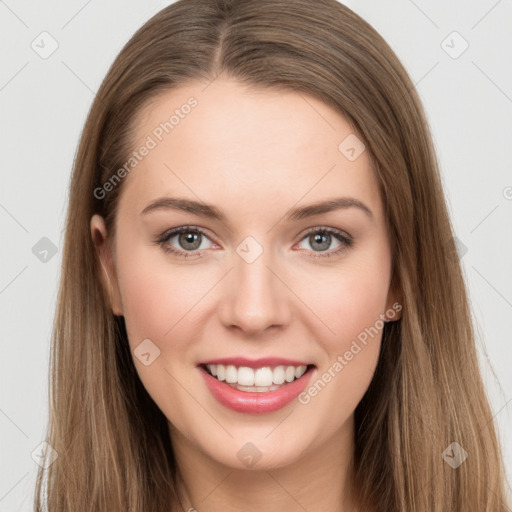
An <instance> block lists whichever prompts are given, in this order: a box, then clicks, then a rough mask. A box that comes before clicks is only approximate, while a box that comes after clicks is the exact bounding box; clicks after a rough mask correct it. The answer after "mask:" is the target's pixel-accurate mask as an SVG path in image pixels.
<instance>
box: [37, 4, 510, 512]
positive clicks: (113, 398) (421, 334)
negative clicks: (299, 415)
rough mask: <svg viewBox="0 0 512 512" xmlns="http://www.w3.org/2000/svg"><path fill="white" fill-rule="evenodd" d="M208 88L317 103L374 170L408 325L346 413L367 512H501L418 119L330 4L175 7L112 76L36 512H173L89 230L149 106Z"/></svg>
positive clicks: (56, 348)
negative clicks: (219, 82)
mask: <svg viewBox="0 0 512 512" xmlns="http://www.w3.org/2000/svg"><path fill="white" fill-rule="evenodd" d="M220 74H222V75H224V76H227V77H230V78H233V79H236V80H238V81H239V82H241V83H244V84H246V85H249V86H251V87H255V88H261V89H265V88H274V89H281V90H292V91H299V92H302V93H307V94H310V95H312V96H314V97H316V98H318V99H320V100H322V101H324V102H325V103H326V104H328V105H330V106H331V107H332V108H334V109H335V110H336V111H338V112H339V113H340V114H341V115H343V116H345V118H346V119H347V120H348V121H349V122H350V123H351V124H352V126H353V128H354V131H355V133H357V134H358V137H359V138H360V139H361V140H363V141H364V144H365V145H366V149H367V150H368V151H369V154H370V157H371V159H372V162H373V163H374V167H375V175H376V178H377V180H378V183H379V186H380V190H381V193H382V198H383V201H384V204H385V209H386V214H387V222H388V227H389V233H390V237H391V245H392V252H393V263H394V272H393V286H396V288H397V289H398V290H399V291H400V296H401V297H402V303H403V313H402V318H401V319H400V320H399V321H396V322H391V323H389V324H387V325H386V326H385V328H384V333H383V339H382V350H381V354H380V359H379V362H378V366H377V370H376V373H375V376H374V379H373V381H372V383H371V385H370V387H369V389H368V391H367V393H366V394H365V396H364V397H363V399H362V401H361V402H360V404H359V405H358V407H357V409H356V411H355V421H356V423H355V425H356V437H355V446H356V451H355V455H356V457H355V472H354V475H355V481H357V487H358V489H360V500H361V503H363V504H366V505H367V506H368V508H371V507H373V508H374V509H375V510H377V511H382V512H395V511H396V512H412V511H414V512H447V511H450V512H461V511H464V512H505V511H506V510H507V508H506V497H505V472H504V467H503V462H502V455H501V453H500V445H499V441H498V439H497V435H496V429H495V425H494V422H493V417H492V414H491V410H490V407H489V404H488V400H487V397H486V394H485V390H484V386H483V383H482V379H481V376H480V373H479V367H478V362H477V356H476V350H475V342H474V332H473V326H472V319H471V316H470V311H469V308H468V301H467V292H466V289H465V284H464V281H463V277H462V274H461V268H460V264H459V261H458V259H457V257H456V247H455V244H454V237H453V231H452V227H451V223H450V219H449V216H448V212H447V208H446V205H445V199H444V195H443V190H442V188H441V181H440V176H439V170H438V164H437V161H436V156H435V152H434V148H433V144H432V141H431V135H430V132H429V128H428V125H427V122H426V119H425V115H424V111H423V108H422V106H421V103H420V100H419V98H418V95H417V93H416V90H415V88H414V85H413V83H412V82H411V80H410V78H409V77H408V75H407V73H406V71H405V70H404V68H403V66H402V65H401V63H400V62H399V60H398V58H397V57H396V55H395V54H394V53H393V51H392V50H391V49H390V47H389V46H388V44H387V43H386V42H385V41H384V40H383V39H382V37H381V36H380V35H379V34H378V33H377V32H376V31H375V30H374V29H373V28H372V27H371V26H370V25H369V24H368V23H367V22H365V21H364V20H363V19H361V18H360V17H359V16H357V15H356V14H355V13H354V12H352V11H351V10H350V9H348V8H347V7H345V6H343V5H342V4H340V3H338V2H336V1H335V0H316V1H315V2H311V1H309V0H179V1H178V2H176V3H173V4H171V5H170V6H168V7H166V8H165V9H163V10H161V11H160V12H159V13H157V14H156V15H155V16H154V17H153V18H151V19H150V20H149V21H148V22H147V23H145V24H144V26H143V27H142V28H140V29H139V30H138V31H137V32H136V34H135V35H134V36H133V37H132V38H131V40H130V41H129V42H128V43H127V44H126V45H125V47H124V48H123V49H122V51H121V52H120V54H119V56H118V57H117V58H116V60H115V62H114V63H113V65H112V67H111V68H110V70H109V72H108V74H107V76H106V78H105V79H104V81H103V83H102V84H101V87H100V88H99V90H98V92H97V95H96V97H95V99H94V102H93V104H92V107H91V109H90V112H89V115H88V118H87V121H86V123H85V127H84V130H83V133H82V136H81V139H80V144H79V147H78V152H77V154H76V158H75V162H74V169H73V174H72V179H71V184H70V194H69V209H68V215H67V224H66V234H65V243H64V249H63V261H62V270H61V272H62V273H61V282H60V289H59V295H58V305H57V310H56V316H55V321H54V330H53V339H52V353H51V372H50V390H51V393H50V419H49V427H48V435H47V441H48V443H49V444H50V445H51V446H52V448H53V449H54V450H56V452H57V453H58V458H57V459H56V460H55V462H53V464H51V465H49V467H47V470H43V469H41V470H40V472H39V475H38V481H37V489H36V499H35V506H36V510H38V511H41V510H46V509H48V510H49V511H51V512H64V511H80V512H86V511H104V512H113V511H119V512H120V511H123V512H145V511H147V512H150V511H151V512H159V511H162V512H163V511H164V510H165V511H166V512H167V511H169V510H178V505H177V493H176V489H177V487H176V486H177V483H178V478H179V471H178V468H177V467H176V464H175V460H174V457H173V453H172V448H171V443H170V438H169V430H168V425H167V419H166V418H165V416H164V415H163V413H162V412H161V411H160V410H159V409H158V407H157V406H156V405H155V403H154V402H153V401H152V400H151V398H150V397H149V395H148V393H147V392H146V391H145V389H144V387H143V386H142V384H141V381H140V380H139V378H138V375H137V373H136V370H135V367H134V364H133V361H132V357H131V354H130V351H129V347H128V342H127V335H126V330H125V326H124V319H123V318H122V317H118V316H114V314H113V313H112V310H111V307H110V302H109V297H108V294H107V292H106V291H105V287H104V286H103V283H102V268H101V265H100V260H99V258H98V255H97V253H96V251H95V248H94V244H93V241H92V239H91V235H90V220H91V217H92V215H93V214H95V213H98V214H100V215H102V216H103V217H104V218H105V219H106V224H107V231H108V234H109V239H110V240H112V237H113V236H114V226H115V223H114V220H115V215H116V205H117V203H118V198H119V194H120V193H121V191H122V190H123V181H122V180H121V181H120V182H119V184H117V186H115V187H113V190H111V191H109V192H108V193H107V194H106V195H105V197H101V198H100V197H98V194H95V193H94V191H95V190H97V189H98V188H101V187H102V185H103V184H105V183H106V182H107V181H109V180H110V179H112V176H114V174H115V173H116V172H117V171H118V170H119V169H120V168H121V167H122V166H123V164H124V163H125V162H126V160H127V158H128V155H129V154H130V152H131V151H133V149H134V148H133V147H132V145H133V142H134V141H133V127H134V120H135V119H136V114H137V113H138V112H140V111H141V109H142V108H143V107H144V105H146V104H147V102H148V101H150V100H151V99H153V98H155V96H156V95H158V94H160V93H164V92H165V91H168V90H169V89H171V88H173V87H177V86H178V85H183V84H184V83H186V82H187V81H189V80H202V81H204V83H205V84H207V83H208V82H210V81H212V80H214V79H215V78H216V77H217V76H219V75H220ZM198 108H200V104H199V107H198ZM340 142H341V141H340ZM453 442H456V443H458V444H459V445H460V446H461V447H462V448H463V449H464V450H465V452H467V454H468V458H467V460H466V461H465V462H464V463H462V464H461V465H460V466H459V467H456V468H454V467H452V465H450V464H448V463H447V462H446V456H445V457H443V454H445V455H446V453H448V454H449V456H452V455H453V449H454V448H453V446H452V447H451V448H450V445H451V444H452V443H453ZM447 448H448V452H445V450H446V449H447ZM455 448H456V449H458V450H460V449H459V448H458V447H455ZM450 450H452V451H451V452H450ZM459 453H463V452H459ZM171 503H172V504H173V505H172V506H173V508H172V509H171V508H170V506H171V505H170V504H171Z"/></svg>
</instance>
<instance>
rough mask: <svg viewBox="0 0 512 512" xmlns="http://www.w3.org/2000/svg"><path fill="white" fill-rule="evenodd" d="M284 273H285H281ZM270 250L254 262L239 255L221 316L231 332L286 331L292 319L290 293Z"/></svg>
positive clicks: (227, 285) (227, 282)
mask: <svg viewBox="0 0 512 512" xmlns="http://www.w3.org/2000/svg"><path fill="white" fill-rule="evenodd" d="M281 273H282V272H281ZM279 274H280V269H279V268H278V266H276V265H275V261H273V260H272V258H271V254H270V251H263V253H262V254H261V255H260V256H259V257H258V258H257V259H256V260H255V261H252V262H247V261H245V260H244V259H243V258H242V257H239V256H238V255H236V254H235V258H234V268H233V270H232V271H231V272H230V273H229V276H227V280H226V282H225V284H224V290H223V298H222V300H221V303H220V304H219V309H218V314H219V316H220V319H221V321H222V323H223V324H224V325H225V326H226V327H227V328H229V329H235V328H237V329H240V330H241V331H242V332H244V333H245V334H247V335H251V336H254V335H257V334H259V333H261V332H264V331H265V330H267V329H269V328H270V327H274V328H278V327H280V328H282V327H283V326H284V325H286V324H287V323H288V322H289V319H290V304H289V300H290V294H289V292H288V289H287V287H286V286H285V284H284V283H283V281H284V282H286V280H285V279H284V278H283V277H281V276H280V275H279Z"/></svg>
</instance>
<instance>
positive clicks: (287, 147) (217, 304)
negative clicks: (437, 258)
mask: <svg viewBox="0 0 512 512" xmlns="http://www.w3.org/2000/svg"><path fill="white" fill-rule="evenodd" d="M190 96H194V97H195V98H196V99H197V101H198V105H197V107H196V108H195V109H193V110H192V111H191V112H190V114H188V116H186V117H185V118H184V119H181V120H180V123H179V124H178V125H177V126H175V128H174V129H173V131H172V132H171V133H170V134H168V135H166V136H164V138H163V139H162V141H161V142H159V143H158V145H157V147H155V148H154V149H152V150H151V151H150V153H149V154H148V156H146V157H145V158H144V159H143V160H142V161H141V162H140V163H139V164H138V166H137V167H136V168H134V169H133V170H132V171H131V173H130V174H129V175H128V176H127V177H125V178H124V182H123V183H122V187H123V189H122V194H121V197H120V201H119V207H118V211H117V215H116V230H117V232H116V237H115V240H114V241H113V251H112V252H111V251H110V250H109V246H108V245H107V244H106V243H105V241H106V236H107V233H106V230H105V225H104V222H103V219H102V218H101V217H99V216H98V215H95V216H94V217H93V218H92V219H91V233H92V236H93V239H94V241H95V244H96V246H97V248H98V250H99V252H100V255H101V258H102V263H103V266H104V268H105V271H106V275H107V276H108V279H107V280H105V285H106V286H107V287H108V291H109V294H110V297H111V303H112V310H113V312H114V313H115V314H122V315H124V318H125V322H126V328H127V333H128V337H129V344H130V349H131V352H132V354H133V352H134V350H135V349H136V348H137V346H138V345H139V344H140V343H141V342H142V341H143V340H145V339H150V340H151V342H152V343H153V344H154V345H155V346H157V347H158V349H159V350H160V355H159V357H157V358H156V359H155V360H154V361H153V362H152V363H151V364H150V365H148V366H146V365H144V364H142V363H141V361H140V360H139V359H138V358H137V357H134V358H133V359H134V364H135V367H136V369H137V372H138V374H139V376H140V379H141V381H142V383H143V384H144V386H145V388H146V389H147V391H148V393H149V394H150V395H151V397H152V398H153V400H154V401H155V403H156V404H157V405H158V407H159V408H160V409H161V410H162V412H163V413H164V414H165V416H166V417H167V418H168V420H169V427H170V433H171V439H172V444H173V449H174V452H175V454H176V459H177V461H178V466H179V469H180V471H181V473H182V475H183V478H184V482H185V485H184V488H183V489H181V491H180V492H181V502H182V504H183V506H184V507H185V510H188V509H189V508H190V507H194V508H195V509H196V510H198V511H199V512H203V511H208V512H217V511H222V512H231V511H240V510H245V511H261V510H265V511H266V512H277V511H282V510H287V511H290V512H292V511H297V512H298V511H304V510H307V511H311V512H314V511H319V510H332V511H339V512H352V511H356V510H358V507H357V503H356V501H355V499H354V496H353V493H352V492H351V488H350V486H349V485H348V483H347V482H348V477H349V468H350V466H349V462H350V458H351V455H352V453H353V448H354V442H353V435H354V421H353V413H354V410H355V408H356V406H357V404H358V403H359V402H360V400H361V398H362V397H363V395H364V393H365V391H366V390H367V388H368V386H369V384H370V381H371V379H372V376H373V373H374V370H375V368H376V365H377V360H378V355H379V350H380V343H381V332H379V334H378V335H376V336H374V337H373V338H369V342H368V343H367V345H365V346H364V348H363V349H362V350H361V351H360V352H359V353H358V354H357V355H355V356H354V357H353V359H351V360H350V361H349V362H348V364H346V366H344V368H343V370H342V371H340V372H338V373H337V374H336V376H335V377H334V378H332V379H331V381H330V382H329V383H328V384H327V385H326V386H325V387H324V388H323V389H322V390H321V391H320V392H319V393H318V394H317V395H316V396H315V397H314V398H311V400H310V401H309V403H307V404H303V403H299V402H298V401H297V400H294V401H292V402H291V403H289V404H288V405H286V406H285V407H283V408H281V409H280V410H277V411H274V412H268V413H263V414H248V413H243V412H238V411H234V410H231V409H229V408H227V407H225V406H224V405H223V404H221V403H219V402H218V401H217V400H216V399H215V397H214V396H212V394H211V392H210V391H209V389H208V388H207V386H206V385H205V383H204V380H203V378H202V377H201V375H200V374H199V369H198V367H197V364H198V362H199V361H204V360H207V359H213V358H221V357H235V356H244V357H247V358H252V359H256V358H260V357H267V356H274V357H283V358H290V359H298V360H301V361H307V362H309V363H311V364H314V365H315V368H314V370H313V374H312V375H311V381H310V382H311V383H314V382H315V381H316V380H317V379H318V378H320V377H321V376H322V374H324V373H325V372H327V371H328V369H329V368H330V367H332V366H333V364H334V362H335V361H336V360H337V357H338V356H340V355H343V354H345V352H346V351H347V350H349V348H350V346H351V343H352V342H353V341H354V340H356V339H357V336H358V335H359V334H360V333H361V332H362V331H364V329H365V328H369V327H371V326H374V325H375V324H376V321H377V320H378V319H379V318H382V316H380V315H382V314H383V313H385V312H386V311H387V310H389V308H391V307H392V305H393V303H394V302H395V301H396V300H397V297H396V296H395V295H394V294H393V293H391V291H390V278H391V251H390V244H389V236H388V233H387V229H386V222H385V215H384V210H383V204H382V201H381V197H380V194H379V190H378V186H377V181H376V179H375V176H374V173H373V170H372V165H371V161H370V159H369V156H368V152H367V151H364V152H363V153H362V154H361V155H360V156H359V157H358V158H357V159H356V160H355V161H349V160H348V159H347V158H346V157H345V156H344V155H343V154H342V153H341V152H340V151H339V150H338V145H339V144H340V142H341V141H342V140H343V139H344V138H345V137H346V136H347V135H349V134H350V133H353V132H354V130H353V129H352V128H351V126H350V125H349V124H348V123H347V121H346V120H345V119H344V118H343V117H342V116H341V115H339V114H338V113H337V112H336V111H334V110H333V109H331V108H330V107H329V106H327V105H325V104H324V103H322V102H321V101H319V100H317V99H315V98H313V97H311V96H309V95H304V94H299V93H297V92H293V91H286V92H278V91H272V90H268V89H266V90H259V91H254V90H248V89H247V88H246V87H245V86H243V85H241V84H240V83H238V82H234V81H233V80H229V79H226V78H222V77H220V78H217V79H216V80H214V81H213V83H211V84H210V85H209V86H208V87H207V88H205V84H204V83H199V82H189V83H187V84H186V85H183V86H181V87H179V88H176V89H172V90H169V91H168V92H166V93H164V94H163V95H161V96H159V97H158V98H156V99H155V101H153V102H152V103H151V104H150V105H149V106H147V107H146V108H145V109H144V110H143V111H142V113H141V115H140V116H138V117H137V122H136V125H135V126H136V140H137V144H136V147H135V148H139V147H140V146H141V145H142V144H143V143H144V141H145V140H146V138H147V136H148V135H149V134H151V133H152V131H153V130H154V129H155V127H156V126H158V125H159V124H160V123H161V122H162V121H163V120H166V119H168V118H169V113H172V111H174V109H176V108H179V107H180V105H183V104H184V103H186V101H187V99H188V98H189V97H190ZM135 148H134V149H135ZM162 197H180V198H186V199H190V200H194V201H200V202H204V203H208V204H212V205H214V206H216V207H217V208H218V209H219V210H221V211H222V212H223V214H224V215H225V220H224V221H220V220H218V219H213V218H208V217H204V216H199V215H197V214H193V213H190V212H185V211H178V210H173V209H164V208H158V209H153V210H151V211H150V212H148V213H146V214H143V215H141V212H142V210H144V208H145V207H146V206H147V205H148V204H150V203H151V202H152V201H154V200H156V199H158V198H162ZM339 197H347V198H354V199H357V200H358V201H360V202H361V203H363V204H364V205H365V206H366V207H367V208H368V209H369V210H370V211H371V214H368V213H367V212H365V211H364V209H363V208H358V207H355V206H349V207H345V208H340V209H336V210H333V211H329V212H325V213H319V214H316V215H314V216H310V217H304V218H301V219H287V218H285V215H286V214H287V212H288V211H289V210H290V209H292V208H298V207H303V206H307V205H311V204H313V203H317V202H320V201H325V200H327V199H336V198H339ZM180 226H192V228H191V231H192V233H194V229H193V228H200V229H201V230H202V231H204V232H205V235H200V236H201V243H200V249H191V248H190V247H191V246H190V244H189V245H186V241H187V239H183V237H181V239H180V236H179V235H173V236H171V237H170V238H169V239H168V241H166V242H165V244H166V245H167V246H170V247H172V248H174V249H175V250H177V251H181V253H187V252H189V253H192V254H190V255H189V256H188V257H187V258H184V257H180V256H177V255H175V254H172V253H169V252H166V251H165V250H164V248H163V247H162V246H161V245H158V244H157V243H155V240H157V239H158V238H159V237H160V235H161V234H162V233H164V232H166V231H168V230H169V229H171V228H177V227H180ZM313 228H318V229H317V230H316V231H314V230H313ZM321 228H331V229H333V230H338V231H339V232H341V233H342V234H344V235H346V234H348V235H350V237H352V239H353V244H352V245H350V246H346V247H345V248H344V249H343V250H342V251H341V252H339V253H338V254H335V251H336V250H337V249H339V248H343V247H344V243H343V242H340V241H339V239H337V238H336V237H335V236H334V235H331V236H330V238H329V234H325V231H322V229H321ZM308 230H313V231H314V233H316V232H320V234H322V233H324V236H326V237H327V239H326V242H325V244H324V245H322V242H321V241H320V242H315V240H316V238H315V237H314V233H313V234H308V233H306V232H307V231H308ZM189 236H190V235H189ZM247 236H252V237H253V238H254V239H255V240H256V241H257V242H258V244H259V246H260V247H261V248H262V249H263V252H262V253H261V255H260V256H259V257H258V258H257V259H256V260H255V261H252V262H251V263H248V262H247V261H246V260H245V259H243V258H242V257H241V256H240V255H239V253H237V251H236V249H237V247H238V246H239V244H240V243H241V242H242V241H243V240H244V239H245V238H246V237H247ZM317 238H318V237H317ZM180 242H181V243H180ZM198 245H199V244H197V246H198ZM322 247H327V249H322ZM194 251H195V252H194ZM198 253H201V255H200V256H198ZM326 253H331V255H332V257H330V258H327V257H325V256H324V255H325V254H326ZM315 256H317V257H315ZM398 316H399V315H397V316H396V317H395V318H394V320H396V319H397V318H398ZM248 442H250V443H252V444H253V445H254V446H256V447H257V449H258V450H259V452H260V453H261V459H260V460H259V461H258V462H257V464H256V465H255V466H253V467H251V468H248V467H247V466H246V465H245V464H244V462H243V461H242V460H240V459H239V457H237V453H238V452H239V450H240V449H241V448H242V447H243V446H244V445H246V444H247V443H248ZM361 512H363V511H361Z"/></svg>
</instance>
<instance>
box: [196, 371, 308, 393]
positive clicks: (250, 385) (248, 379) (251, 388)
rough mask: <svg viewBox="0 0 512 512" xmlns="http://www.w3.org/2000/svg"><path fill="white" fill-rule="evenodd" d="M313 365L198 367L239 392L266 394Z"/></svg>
mask: <svg viewBox="0 0 512 512" xmlns="http://www.w3.org/2000/svg"><path fill="white" fill-rule="evenodd" d="M314 366H315V365H313V364H308V365H277V366H261V367H259V368H251V367H250V366H236V365H234V364H202V365H200V367H201V368H202V369H203V370H204V371H205V372H206V373H208V374H209V375H211V376H212V377H213V378H215V379H216V380H218V381H219V382H224V383H225V384H227V385H228V386H230V387H232V388H234V389H237V390H239V391H245V392H253V393H266V392H268V391H275V390H277V389H279V388H281V387H283V386H286V385H288V384H290V383H292V382H294V381H296V380H298V379H300V378H301V377H302V376H303V375H304V374H305V373H306V372H308V371H310V370H312V369H313V368H314Z"/></svg>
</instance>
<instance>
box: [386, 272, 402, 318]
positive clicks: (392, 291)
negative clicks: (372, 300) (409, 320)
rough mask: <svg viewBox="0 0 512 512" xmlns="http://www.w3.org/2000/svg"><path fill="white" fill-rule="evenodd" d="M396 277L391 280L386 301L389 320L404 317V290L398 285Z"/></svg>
mask: <svg viewBox="0 0 512 512" xmlns="http://www.w3.org/2000/svg"><path fill="white" fill-rule="evenodd" d="M395 277H396V276H394V277H393V279H392V280H391V283H390V286H389V291H388V298H387V301H386V319H387V321H388V322H395V321H396V320H399V319H400V318H401V317H402V310H403V308H404V306H403V298H402V292H401V290H400V288H399V286H398V285H397V280H396V279H395Z"/></svg>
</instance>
